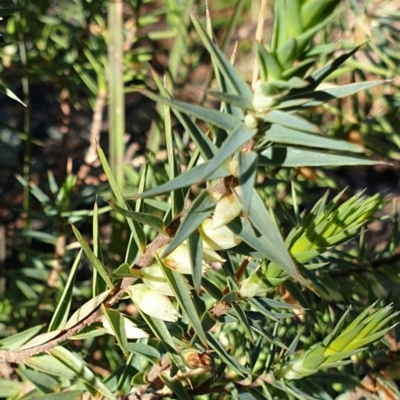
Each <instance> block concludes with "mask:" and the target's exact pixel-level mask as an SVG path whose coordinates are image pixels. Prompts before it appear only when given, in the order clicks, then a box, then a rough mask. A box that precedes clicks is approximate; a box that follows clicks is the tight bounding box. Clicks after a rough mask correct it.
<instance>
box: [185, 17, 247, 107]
mask: <svg viewBox="0 0 400 400" xmlns="http://www.w3.org/2000/svg"><path fill="white" fill-rule="evenodd" d="M191 17H192V22H193V25H194V26H195V28H196V30H197V33H198V34H199V36H200V39H201V40H202V42H203V44H204V46H205V47H206V49H207V50H208V52H209V53H210V55H211V56H212V57H213V58H214V62H215V63H216V65H217V66H218V70H219V71H220V73H221V74H222V75H223V77H224V79H225V80H226V81H227V82H229V84H230V85H231V86H232V89H233V90H235V91H236V93H237V94H238V95H240V96H242V97H244V98H245V99H247V100H249V101H251V99H252V98H253V93H252V91H251V89H250V87H249V86H248V85H247V83H246V82H245V81H244V80H243V78H242V77H241V76H240V74H239V73H238V72H237V71H236V69H235V68H234V67H233V66H232V64H231V63H230V62H229V60H228V59H227V58H226V57H225V56H224V55H223V53H222V52H221V50H220V49H219V48H218V46H217V45H216V44H215V43H214V42H213V41H212V40H211V38H210V36H209V35H208V33H207V32H206V30H205V29H204V28H203V26H202V25H201V23H200V21H199V20H198V19H197V18H196V17H195V16H194V15H193V14H192V15H191Z"/></svg>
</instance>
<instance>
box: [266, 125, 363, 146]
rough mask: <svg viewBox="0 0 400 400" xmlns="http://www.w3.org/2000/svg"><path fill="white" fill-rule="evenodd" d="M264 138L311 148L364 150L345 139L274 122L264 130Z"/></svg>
mask: <svg viewBox="0 0 400 400" xmlns="http://www.w3.org/2000/svg"><path fill="white" fill-rule="evenodd" d="M265 138H266V139H268V140H270V141H271V142H274V143H282V144H289V145H295V146H296V145H298V146H304V147H313V148H316V147H317V148H321V149H326V150H336V151H348V152H355V153H361V152H363V150H364V149H363V148H362V147H361V146H359V145H357V144H354V143H351V142H347V141H345V140H340V139H334V138H330V137H326V136H321V135H314V134H311V133H305V132H301V131H297V130H295V129H292V128H286V127H283V126H280V125H276V124H274V125H272V126H271V128H270V129H268V130H267V131H266V132H265Z"/></svg>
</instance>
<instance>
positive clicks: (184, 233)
mask: <svg viewBox="0 0 400 400" xmlns="http://www.w3.org/2000/svg"><path fill="white" fill-rule="evenodd" d="M214 207H215V200H214V199H213V198H212V197H211V195H210V193H209V192H208V191H207V190H204V191H203V192H202V193H201V194H199V195H198V196H197V197H196V199H195V200H194V201H193V203H192V205H191V206H190V208H189V210H188V212H187V213H186V216H185V218H184V220H183V221H182V222H181V224H180V226H179V228H178V230H177V232H176V234H175V236H174V238H173V239H172V241H171V242H170V243H169V245H168V246H167V248H166V249H165V250H164V251H163V254H161V255H160V258H163V257H166V256H167V255H168V254H170V253H171V252H172V251H173V250H175V249H176V248H177V247H178V246H179V245H180V244H181V243H182V242H183V241H184V240H185V239H186V238H187V237H188V236H189V235H190V234H192V233H193V232H194V231H195V230H196V229H197V228H198V227H199V225H200V224H201V223H202V222H203V221H204V220H205V219H206V218H207V217H208V216H209V215H210V214H211V213H212V211H213V210H214Z"/></svg>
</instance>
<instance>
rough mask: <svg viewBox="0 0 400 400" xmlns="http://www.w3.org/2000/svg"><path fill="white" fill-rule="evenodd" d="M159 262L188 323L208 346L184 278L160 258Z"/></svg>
mask: <svg viewBox="0 0 400 400" xmlns="http://www.w3.org/2000/svg"><path fill="white" fill-rule="evenodd" d="M159 264H160V266H161V268H162V270H163V272H164V275H165V278H166V279H167V281H168V283H169V285H170V287H171V289H172V291H173V292H174V294H175V298H176V300H177V301H178V303H179V305H180V307H181V308H182V310H183V312H184V313H185V314H186V317H187V319H188V321H189V323H190V324H191V325H192V327H193V329H194V331H195V332H196V334H197V336H198V337H199V339H200V341H201V342H202V343H203V345H204V346H205V347H208V346H207V339H206V335H205V333H204V331H203V327H202V326H201V322H200V319H199V316H198V315H197V310H196V307H195V305H194V303H193V300H192V297H191V295H190V292H189V290H188V287H187V283H186V280H185V278H184V277H183V276H182V275H181V274H178V273H177V272H174V271H172V270H171V269H169V268H168V267H167V266H166V265H165V264H164V263H163V262H162V261H161V260H160V261H159Z"/></svg>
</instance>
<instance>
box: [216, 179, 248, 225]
mask: <svg viewBox="0 0 400 400" xmlns="http://www.w3.org/2000/svg"><path fill="white" fill-rule="evenodd" d="M234 191H235V193H233V192H229V193H226V194H224V195H223V196H222V197H221V198H220V199H219V201H218V202H217V205H216V206H215V211H214V219H213V229H217V228H220V227H221V226H224V225H226V224H228V223H229V222H231V221H232V220H233V219H234V218H236V217H237V216H238V215H239V214H240V213H241V212H242V204H241V202H240V200H239V198H238V196H239V195H240V194H241V189H240V187H239V186H238V187H236V188H235V189H234Z"/></svg>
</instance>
